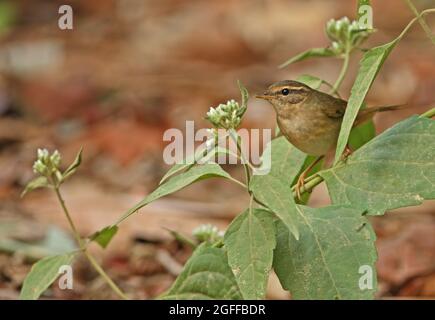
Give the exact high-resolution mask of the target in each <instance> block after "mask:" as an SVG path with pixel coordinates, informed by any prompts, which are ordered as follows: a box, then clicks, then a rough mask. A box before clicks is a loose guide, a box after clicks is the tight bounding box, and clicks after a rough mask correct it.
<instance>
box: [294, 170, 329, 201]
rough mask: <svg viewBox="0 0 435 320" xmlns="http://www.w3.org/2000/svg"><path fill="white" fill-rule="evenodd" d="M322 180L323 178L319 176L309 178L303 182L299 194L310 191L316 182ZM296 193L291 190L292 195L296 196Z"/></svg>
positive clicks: (318, 182)
mask: <svg viewBox="0 0 435 320" xmlns="http://www.w3.org/2000/svg"><path fill="white" fill-rule="evenodd" d="M322 182H323V178H322V177H321V176H319V175H318V176H316V177H315V178H314V179H311V180H310V181H308V182H307V183H305V185H304V186H303V187H302V188H301V190H300V192H301V195H302V194H304V193H306V192H311V190H313V188H314V187H315V186H317V185H318V184H320V183H322ZM297 196H298V195H297V193H296V192H293V197H294V198H297Z"/></svg>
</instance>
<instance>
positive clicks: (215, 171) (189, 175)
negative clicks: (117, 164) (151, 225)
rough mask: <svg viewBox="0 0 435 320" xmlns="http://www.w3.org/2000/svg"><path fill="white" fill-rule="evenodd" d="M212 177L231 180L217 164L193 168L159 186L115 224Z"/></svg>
mask: <svg viewBox="0 0 435 320" xmlns="http://www.w3.org/2000/svg"><path fill="white" fill-rule="evenodd" d="M213 177H221V178H231V176H230V175H229V174H228V173H227V172H226V171H224V170H223V169H222V168H221V167H220V166H219V165H218V164H215V163H212V164H204V165H200V166H195V167H193V168H192V169H190V170H189V171H186V172H183V173H181V174H179V175H177V176H175V177H173V178H172V179H170V180H169V181H168V182H166V183H164V184H162V185H160V186H159V187H158V188H157V189H156V190H154V191H153V192H152V193H150V194H149V195H148V196H146V197H145V199H143V200H142V201H140V202H139V203H137V204H136V205H135V206H133V207H132V208H131V209H129V210H128V211H127V212H126V213H125V214H124V215H123V216H122V217H121V218H120V219H119V220H118V222H117V223H116V224H118V223H120V222H121V221H123V220H125V219H126V218H128V217H129V216H130V215H132V214H133V213H135V212H136V211H137V210H139V209H140V208H142V207H145V206H146V205H147V204H149V203H150V202H153V201H155V200H157V199H159V198H161V197H164V196H166V195H168V194H171V193H173V192H176V191H178V190H180V189H182V188H184V187H186V186H188V185H190V184H192V183H193V182H195V181H199V180H203V179H207V178H213Z"/></svg>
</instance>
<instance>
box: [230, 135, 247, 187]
mask: <svg viewBox="0 0 435 320" xmlns="http://www.w3.org/2000/svg"><path fill="white" fill-rule="evenodd" d="M229 132H230V137H231V139H232V140H233V141H234V143H235V144H236V146H237V150H238V151H239V153H240V159H241V161H242V163H243V167H244V168H245V177H246V184H247V185H249V181H250V180H251V174H250V171H249V170H250V163H249V161H248V160H247V159H246V158H245V155H244V154H243V150H242V144H241V138H240V136H239V135H238V134H237V132H236V131H235V130H234V129H230V130H229Z"/></svg>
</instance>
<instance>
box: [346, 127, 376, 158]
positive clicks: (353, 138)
mask: <svg viewBox="0 0 435 320" xmlns="http://www.w3.org/2000/svg"><path fill="white" fill-rule="evenodd" d="M375 136H376V129H375V124H374V123H373V121H372V120H370V121H367V122H365V123H363V124H361V125H359V126H357V127H354V128H352V131H351V132H350V136H349V146H350V148H351V149H352V150H353V151H355V150H357V149H359V148H360V147H362V146H363V145H365V144H366V143H367V142H369V141H370V140H372V139H373V138H374V137H375Z"/></svg>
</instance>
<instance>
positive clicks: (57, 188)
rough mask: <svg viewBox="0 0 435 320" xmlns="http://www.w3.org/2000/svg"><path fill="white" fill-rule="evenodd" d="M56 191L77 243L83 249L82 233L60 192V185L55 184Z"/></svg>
mask: <svg viewBox="0 0 435 320" xmlns="http://www.w3.org/2000/svg"><path fill="white" fill-rule="evenodd" d="M54 192H55V193H56V196H57V199H58V200H59V203H60V205H61V207H62V210H63V212H64V213H65V216H66V219H67V220H68V223H69V226H70V228H71V230H72V232H73V234H74V237H75V238H76V241H77V244H78V245H79V247H80V249H83V241H82V238H81V237H80V234H79V232H78V231H77V228H76V226H75V225H74V222H73V220H72V218H71V215H70V214H69V211H68V209H67V207H66V205H65V200H63V198H62V195H61V194H60V190H59V186H54Z"/></svg>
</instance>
